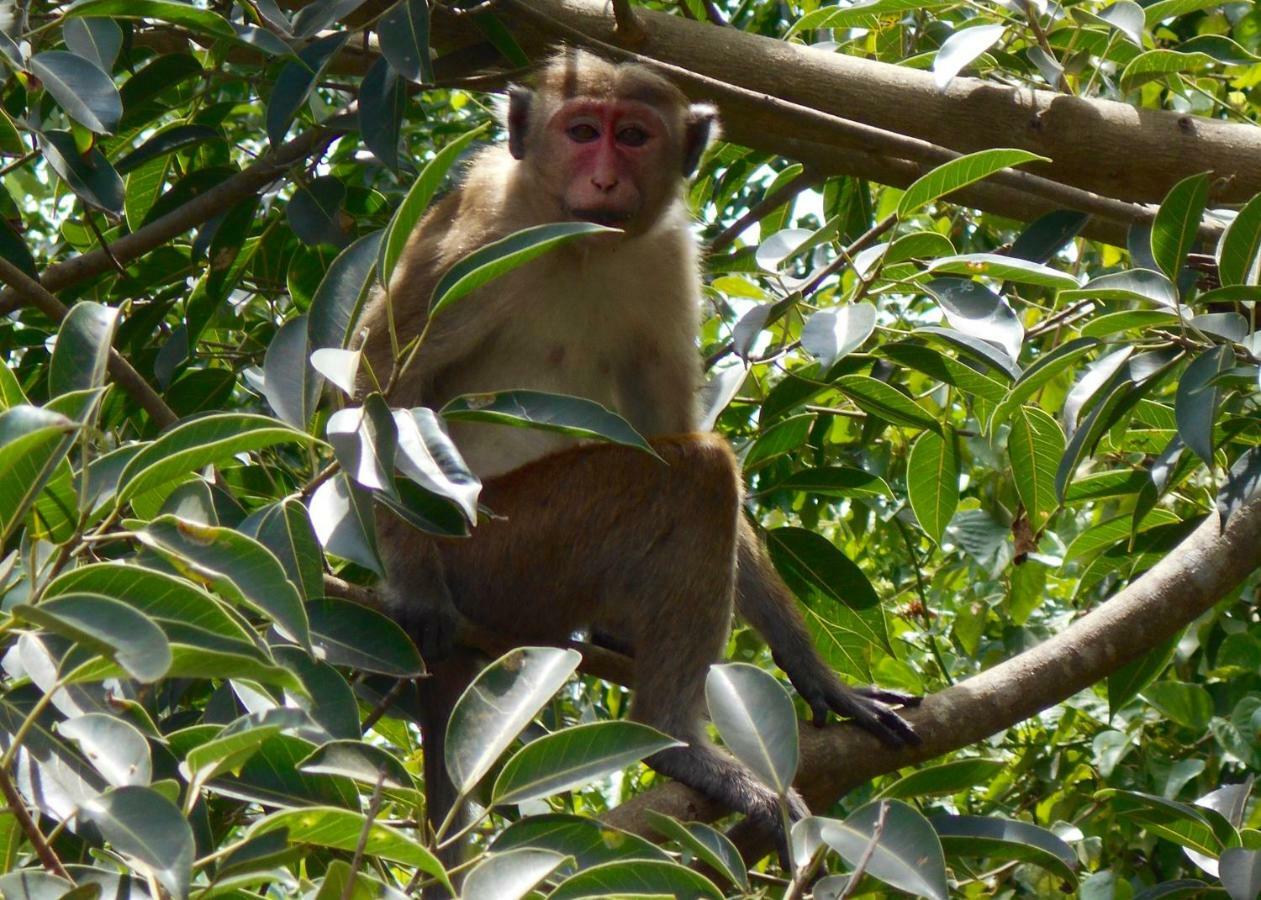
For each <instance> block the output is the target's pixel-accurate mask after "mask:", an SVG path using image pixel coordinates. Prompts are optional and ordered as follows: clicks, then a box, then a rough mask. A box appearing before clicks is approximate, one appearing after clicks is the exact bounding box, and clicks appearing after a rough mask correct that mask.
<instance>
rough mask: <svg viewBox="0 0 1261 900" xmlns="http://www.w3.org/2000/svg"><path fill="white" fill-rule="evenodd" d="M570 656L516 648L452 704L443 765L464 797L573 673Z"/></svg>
mask: <svg viewBox="0 0 1261 900" xmlns="http://www.w3.org/2000/svg"><path fill="white" fill-rule="evenodd" d="M581 659H582V657H581V656H580V655H579V653H578V652H577V651H576V650H561V649H558V648H556V647H519V648H517V649H516V650H512V651H509V652H508V653H506V654H504V655H503V656H501V657H500V658H499V659H497V660H496V661H495V662H493V663H491V664H490V665H489V666H487V667H486V668H485V669H483V670H482V672H481V674H480V675H478V676H477V678H476V679H474V681H473V683H472V684H471V685H469V686H468V688H466V689H465V691H464V693H463V694H461V695H460V699H459V700H458V701H456V704H455V709H454V710H453V711H452V713H451V723H450V725H449V726H448V728H447V743H446V755H445V761H446V766H447V773H448V774H449V775H450V776H451V780H452V781H453V782H454V783H455V789H456V790H457V791H458V792H459V793H460V794H461V795H464V794H467V793H468V792H469V791H470V790H472V789H473V788H474V787H475V786H476V785H477V783H478V782H479V781H480V780H481V779H482V776H483V775H485V774H486V773H487V772H489V771H490V767H491V766H492V765H494V763H495V761H496V760H497V759H498V758H499V756H500V754H502V753H503V752H504V750H506V749H507V748H508V745H509V744H511V743H512V742H513V741H514V740H516V737H517V735H518V734H520V733H521V730H522V729H523V728H525V726H526V725H528V724H529V723H530V720H531V719H533V718H534V716H535V715H536V714H537V713H538V711H539V710H540V709H542V708H543V705H544V704H545V703H547V701H548V700H550V699H551V698H552V695H553V694H555V693H556V692H557V691H558V690H559V689H560V686H561V685H562V684H564V683H565V681H566V680H567V679H568V678H569V676H570V675H572V674H573V671H574V669H576V668H578V663H579V661H580V660H581Z"/></svg>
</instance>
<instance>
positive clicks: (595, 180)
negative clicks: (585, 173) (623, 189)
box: [591, 175, 617, 194]
mask: <svg viewBox="0 0 1261 900" xmlns="http://www.w3.org/2000/svg"><path fill="white" fill-rule="evenodd" d="M591 184H592V185H593V186H594V187H595V189H596V190H598V191H602V192H604V193H606V194H607V193H608V192H609V191H611V190H613V188H615V187H617V176H615V175H608V176H603V177H602V176H599V175H592V176H591Z"/></svg>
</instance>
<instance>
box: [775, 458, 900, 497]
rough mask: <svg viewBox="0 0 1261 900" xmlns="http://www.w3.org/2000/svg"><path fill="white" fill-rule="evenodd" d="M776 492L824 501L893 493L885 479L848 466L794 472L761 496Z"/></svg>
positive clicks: (891, 495)
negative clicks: (824, 499)
mask: <svg viewBox="0 0 1261 900" xmlns="http://www.w3.org/2000/svg"><path fill="white" fill-rule="evenodd" d="M774 491H788V492H790V493H806V494H818V495H819V496H821V497H886V498H888V499H890V500H892V499H893V491H892V489H890V487H889V485H888V484H887V483H886V482H885V480H884V479H883V478H881V477H880V476H879V475H872V474H870V473H869V472H864V471H863V470H862V469H852V468H850V467H849V466H823V467H820V468H817V469H802V470H801V471H800V472H793V473H792V474H791V475H789V476H788V477H786V478H784V479H783V480H782V481H778V482H776V483H775V484H773V485H771V486H770V487H766V488H763V489H762V490H761V491H759V492H758V493H759V494H769V493H772V492H774Z"/></svg>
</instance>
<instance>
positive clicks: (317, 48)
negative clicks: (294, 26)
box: [233, 31, 350, 147]
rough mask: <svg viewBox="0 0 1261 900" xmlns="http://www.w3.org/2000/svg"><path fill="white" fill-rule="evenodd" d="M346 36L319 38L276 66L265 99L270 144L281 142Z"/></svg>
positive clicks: (344, 41)
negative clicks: (268, 92)
mask: <svg viewBox="0 0 1261 900" xmlns="http://www.w3.org/2000/svg"><path fill="white" fill-rule="evenodd" d="M235 33H236V32H233V34H235ZM349 37H350V34H349V32H344V31H339V32H336V33H334V34H331V35H328V36H327V37H323V38H320V39H319V40H317V41H314V42H313V43H311V44H308V45H307V46H306V47H305V48H303V49H302V50H301V51H300V52H299V53H298V59H297V61H295V62H288V63H285V66H284V68H282V69H281V70H280V74H279V75H277V76H276V83H275V85H274V86H273V87H272V92H271V97H270V99H269V100H268V101H267V138H268V140H270V141H271V143H272V146H273V147H277V146H279V145H280V144H282V143H284V140H285V133H286V132H288V130H289V126H290V125H292V124H293V120H294V117H296V116H297V114H298V110H300V109H301V108H302V106H303V104H305V103H306V101H307V97H309V96H311V91H313V90H314V89H315V85H316V82H318V81H319V80H320V78H321V76H323V74H324V70H325V69H326V68H327V67H328V64H329V63H330V62H332V61H333V57H335V56H336V55H337V53H338V51H339V50H341V48H342V47H343V46H344V45H345V43H346V41H347V40H348V39H349Z"/></svg>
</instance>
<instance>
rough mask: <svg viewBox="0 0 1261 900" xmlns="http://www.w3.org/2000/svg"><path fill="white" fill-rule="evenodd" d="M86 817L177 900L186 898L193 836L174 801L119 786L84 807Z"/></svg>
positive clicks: (156, 794) (155, 794) (190, 876)
mask: <svg viewBox="0 0 1261 900" xmlns="http://www.w3.org/2000/svg"><path fill="white" fill-rule="evenodd" d="M82 814H83V815H84V816H85V817H86V818H87V819H88V820H89V821H90V822H92V824H93V825H95V826H96V827H97V828H98V829H100V832H101V836H102V837H104V838H105V840H106V841H108V842H109V843H110V844H111V845H113V847H114V849H115V850H116V851H118V852H120V853H125V854H127V855H128V856H130V857H132V858H134V859H135V860H136V861H138V862H139V863H140V864H141V865H143V866H144V867H145V868H147V869H148V870H149V871H151V872H152V873H153V875H154V877H155V878H157V880H158V883H159V884H161V885H162V886H163V887H164V888H166V889H167V890H168V891H170V892H171V895H172V896H173V897H174V898H176V900H184V898H185V897H187V896H188V888H189V881H190V880H191V878H192V866H193V854H194V852H195V851H194V845H193V831H192V829H191V828H190V827H189V825H188V822H187V821H186V820H185V819H184V816H183V814H182V813H181V812H180V811H179V809H178V808H177V807H176V806H175V804H174V803H172V802H171V801H170V800H168V799H166V798H165V797H163V796H162V795H161V794H159V793H158V792H157V791H155V790H153V789H151V788H147V787H135V786H130V787H120V788H115V789H114V790H112V791H110V792H109V793H107V794H102V795H101V796H99V797H96V798H94V799H92V800H89V801H88V802H87V803H85V804H83V811H82Z"/></svg>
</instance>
